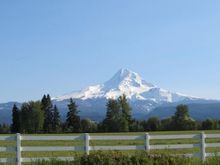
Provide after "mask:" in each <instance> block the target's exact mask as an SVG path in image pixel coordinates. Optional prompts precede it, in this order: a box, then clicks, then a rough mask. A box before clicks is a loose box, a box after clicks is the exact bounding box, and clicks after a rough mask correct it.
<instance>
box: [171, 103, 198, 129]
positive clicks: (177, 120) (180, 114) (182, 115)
mask: <svg viewBox="0 0 220 165" xmlns="http://www.w3.org/2000/svg"><path fill="white" fill-rule="evenodd" d="M172 126H173V129H174V130H194V129H195V127H196V123H195V121H194V120H193V119H192V118H191V117H190V115H189V110H188V106H187V105H179V106H177V107H176V113H175V115H174V116H173V117H172Z"/></svg>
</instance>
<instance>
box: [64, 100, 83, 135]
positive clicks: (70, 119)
mask: <svg viewBox="0 0 220 165" xmlns="http://www.w3.org/2000/svg"><path fill="white" fill-rule="evenodd" d="M68 109H69V111H68V112H67V116H66V126H67V129H68V131H70V132H80V116H79V115H78V113H79V111H78V110H77V105H76V103H75V102H74V101H73V99H72V98H71V99H70V103H69V104H68Z"/></svg>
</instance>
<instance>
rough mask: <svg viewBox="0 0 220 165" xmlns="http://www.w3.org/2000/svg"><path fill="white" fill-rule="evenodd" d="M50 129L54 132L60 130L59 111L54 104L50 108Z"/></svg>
mask: <svg viewBox="0 0 220 165" xmlns="http://www.w3.org/2000/svg"><path fill="white" fill-rule="evenodd" d="M52 114H53V115H52V130H53V132H55V133H58V132H60V130H61V121H60V113H59V110H58V109H57V106H56V105H55V106H54V108H53V110H52Z"/></svg>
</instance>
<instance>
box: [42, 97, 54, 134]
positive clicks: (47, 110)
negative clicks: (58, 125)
mask: <svg viewBox="0 0 220 165" xmlns="http://www.w3.org/2000/svg"><path fill="white" fill-rule="evenodd" d="M41 108H42V110H43V111H44V124H43V130H44V132H45V133H50V132H52V122H53V112H52V108H53V105H52V102H51V99H50V95H49V94H48V95H47V96H46V95H44V96H43V98H42V100H41Z"/></svg>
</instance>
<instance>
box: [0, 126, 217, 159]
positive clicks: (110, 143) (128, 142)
mask: <svg viewBox="0 0 220 165" xmlns="http://www.w3.org/2000/svg"><path fill="white" fill-rule="evenodd" d="M200 132H201V131H160V132H149V133H150V135H172V134H173V135H181V134H182V135H184V134H199V133H200ZM205 133H207V134H220V130H219V131H205ZM34 135H35V134H34ZM40 135H43V136H49V135H52V134H37V135H35V136H40ZM53 135H54V134H53ZM57 135H58V136H74V135H83V134H57ZM90 135H91V136H92V135H93V136H94V135H96V136H99V135H100V136H108V135H123V136H132V135H144V132H137V133H91V134H90ZM206 142H207V143H220V139H206ZM195 143H199V140H198V139H177V140H150V144H151V145H161V144H166V145H169V144H195ZM83 145H84V142H83V141H80V140H75V141H62V140H59V141H22V146H83ZM119 145H144V141H143V140H114V141H113V140H103V141H101V140H91V141H90V146H119ZM3 146H15V142H12V141H0V147H3ZM125 152H128V153H130V154H132V153H134V152H135V151H125ZM196 152H199V148H192V149H176V150H152V151H151V153H171V154H183V153H196ZM206 152H220V148H207V149H206ZM80 154H83V152H77V153H76V152H22V157H57V156H75V155H80ZM0 157H15V153H13V152H0Z"/></svg>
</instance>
